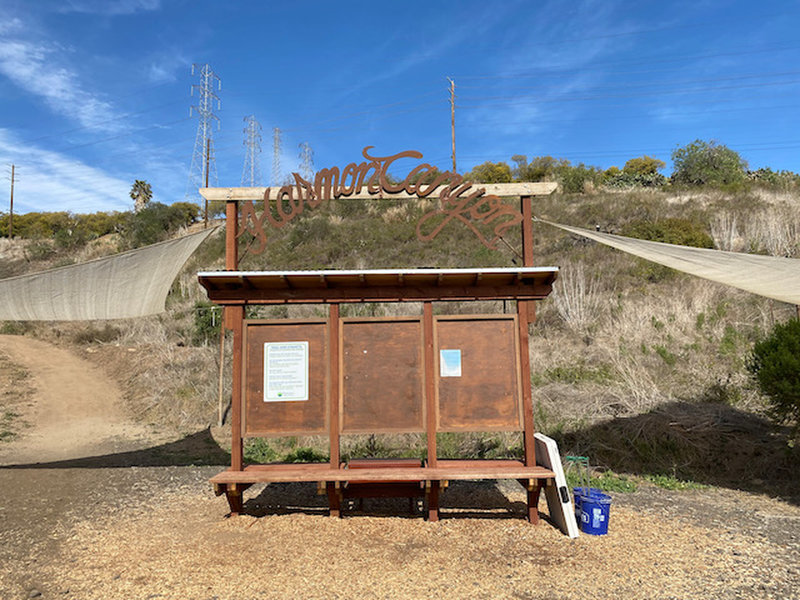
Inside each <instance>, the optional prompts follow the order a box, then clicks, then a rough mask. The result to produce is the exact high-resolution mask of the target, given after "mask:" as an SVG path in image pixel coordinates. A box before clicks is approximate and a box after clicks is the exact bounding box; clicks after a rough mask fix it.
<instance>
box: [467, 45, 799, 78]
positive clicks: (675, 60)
mask: <svg viewBox="0 0 800 600" xmlns="http://www.w3.org/2000/svg"><path fill="white" fill-rule="evenodd" d="M790 50H800V46H764V47H763V48H760V49H757V50H747V51H742V52H717V53H711V54H688V55H684V56H678V57H672V58H649V59H641V60H635V61H629V60H620V61H608V62H596V63H586V64H585V65H583V66H581V67H566V68H552V69H550V70H549V71H547V74H554V73H581V72H586V71H587V70H590V69H591V70H596V69H597V68H598V67H604V66H609V65H611V66H613V65H652V64H669V63H679V62H682V61H688V60H699V59H708V58H728V57H732V56H747V55H751V54H763V53H766V52H786V51H790ZM653 72H658V71H657V70H653ZM541 76H542V72H541V71H536V72H534V71H531V70H521V71H513V72H509V73H503V74H502V75H496V74H493V75H458V79H521V78H525V77H541Z"/></svg>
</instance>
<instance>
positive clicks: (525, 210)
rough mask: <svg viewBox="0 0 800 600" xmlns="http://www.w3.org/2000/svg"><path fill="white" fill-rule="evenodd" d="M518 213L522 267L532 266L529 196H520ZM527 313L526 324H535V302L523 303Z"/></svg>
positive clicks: (531, 224) (531, 215)
mask: <svg viewBox="0 0 800 600" xmlns="http://www.w3.org/2000/svg"><path fill="white" fill-rule="evenodd" d="M519 203H520V212H521V213H522V265H523V266H525V267H532V266H533V207H532V206H531V197H530V196H520V198H519ZM523 304H524V305H525V306H526V307H527V311H528V322H529V323H535V322H536V302H535V301H533V300H528V301H525V302H523Z"/></svg>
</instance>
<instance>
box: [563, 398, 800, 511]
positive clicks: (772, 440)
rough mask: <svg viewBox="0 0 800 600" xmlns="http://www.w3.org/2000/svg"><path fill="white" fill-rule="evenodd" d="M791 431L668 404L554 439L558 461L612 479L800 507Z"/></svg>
mask: <svg viewBox="0 0 800 600" xmlns="http://www.w3.org/2000/svg"><path fill="white" fill-rule="evenodd" d="M789 434H790V430H789V428H788V427H780V426H776V425H775V424H773V423H771V422H770V421H767V420H766V419H763V418H761V417H759V416H757V415H754V414H752V413H749V412H744V411H741V410H737V409H736V408H734V407H732V406H729V405H726V404H715V403H708V402H672V403H669V404H666V405H663V406H661V407H659V408H658V409H655V410H653V411H652V412H649V413H646V414H642V415H637V416H633V417H622V418H616V419H612V420H610V421H605V422H603V423H598V424H595V425H592V426H590V427H586V428H584V429H580V430H577V431H572V432H569V433H565V434H562V435H558V436H554V437H556V439H557V441H558V444H559V448H561V451H562V454H572V453H575V454H581V455H585V456H589V458H590V461H591V463H592V465H602V466H604V467H607V468H610V469H612V470H613V471H616V472H618V473H620V472H624V473H632V474H635V475H666V476H669V477H675V478H677V479H681V480H687V481H694V482H697V483H703V484H710V485H716V486H721V487H728V488H733V489H740V490H746V491H751V492H758V493H765V494H768V495H770V496H782V497H784V498H785V499H786V500H789V501H790V502H792V503H794V504H800V451H798V448H792V447H790V445H789V440H790V435H789Z"/></svg>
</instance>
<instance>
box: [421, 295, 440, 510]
mask: <svg viewBox="0 0 800 600" xmlns="http://www.w3.org/2000/svg"><path fill="white" fill-rule="evenodd" d="M422 330H423V334H422V335H423V339H424V342H425V422H426V428H425V431H426V434H427V435H426V437H427V441H428V466H429V467H436V370H435V369H436V361H435V356H434V345H433V303H432V302H425V303H424V304H423V313H422ZM428 520H429V521H438V520H439V482H438V481H431V482H430V489H429V490H428Z"/></svg>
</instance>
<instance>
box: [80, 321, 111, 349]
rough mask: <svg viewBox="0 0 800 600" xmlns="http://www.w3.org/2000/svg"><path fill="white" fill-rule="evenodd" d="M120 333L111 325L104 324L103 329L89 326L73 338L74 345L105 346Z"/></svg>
mask: <svg viewBox="0 0 800 600" xmlns="http://www.w3.org/2000/svg"><path fill="white" fill-rule="evenodd" d="M121 333H122V332H121V331H120V330H119V329H118V328H116V327H113V326H112V325H109V324H108V323H106V324H105V325H104V326H103V327H95V326H94V325H89V326H87V327H86V328H85V329H83V330H82V331H79V332H78V333H76V334H75V335H74V336H73V338H72V339H73V341H74V342H75V343H76V344H97V343H100V344H107V343H108V342H113V341H114V340H116V339H117V338H118V337H119V336H120V334H121Z"/></svg>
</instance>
